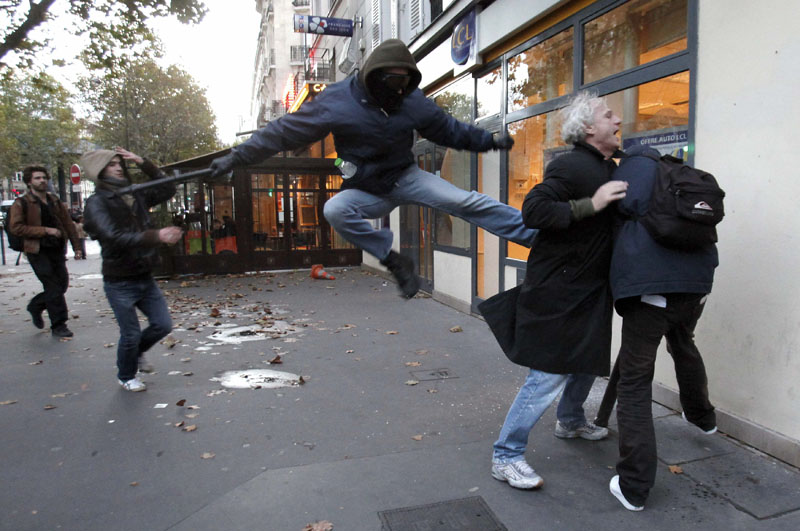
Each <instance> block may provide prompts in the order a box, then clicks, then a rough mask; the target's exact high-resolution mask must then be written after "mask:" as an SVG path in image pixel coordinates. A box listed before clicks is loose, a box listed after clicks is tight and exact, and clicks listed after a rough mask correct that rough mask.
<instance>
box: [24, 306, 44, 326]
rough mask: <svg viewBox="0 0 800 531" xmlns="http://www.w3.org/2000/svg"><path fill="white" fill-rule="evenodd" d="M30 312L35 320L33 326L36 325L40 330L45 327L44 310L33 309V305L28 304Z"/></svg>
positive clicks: (32, 319)
mask: <svg viewBox="0 0 800 531" xmlns="http://www.w3.org/2000/svg"><path fill="white" fill-rule="evenodd" d="M28 313H30V314H31V321H32V322H33V326H35V327H36V328H38V329H39V330H41V329H42V328H44V319H42V311H41V310H39V311H38V312H37V311H34V310H31V307H30V306H28Z"/></svg>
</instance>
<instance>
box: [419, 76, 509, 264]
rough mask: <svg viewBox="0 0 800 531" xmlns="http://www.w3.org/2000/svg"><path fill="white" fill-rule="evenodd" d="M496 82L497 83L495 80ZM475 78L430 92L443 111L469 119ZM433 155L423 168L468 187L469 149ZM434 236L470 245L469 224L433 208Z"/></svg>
mask: <svg viewBox="0 0 800 531" xmlns="http://www.w3.org/2000/svg"><path fill="white" fill-rule="evenodd" d="M498 85H499V83H498ZM473 86H474V80H473V78H472V77H469V76H467V77H464V78H461V79H460V80H458V81H456V82H455V83H452V84H450V85H448V86H447V87H446V88H444V89H443V90H441V91H439V92H437V93H436V94H434V95H433V101H434V102H435V103H436V104H437V105H438V106H439V107H441V108H442V109H443V110H444V111H445V112H446V113H448V114H449V115H451V116H452V117H454V118H455V119H456V120H460V121H462V122H467V123H471V122H472V106H473V102H474V97H473ZM434 151H435V153H436V155H435V158H434V160H433V161H429V163H428V165H427V166H426V168H427V169H428V171H430V172H431V173H434V174H436V175H438V176H439V177H441V178H442V179H444V180H446V181H448V182H450V183H452V184H453V185H455V186H457V187H459V188H461V189H463V190H469V189H470V153H469V152H468V151H458V150H455V149H447V150H445V149H443V148H436V149H435V150H434ZM434 215H435V226H434V239H435V241H436V243H437V244H439V245H447V246H451V247H458V248H460V249H469V224H468V223H467V222H466V221H464V220H463V219H460V218H457V217H454V216H451V215H449V214H446V213H444V212H436V213H435V214H434Z"/></svg>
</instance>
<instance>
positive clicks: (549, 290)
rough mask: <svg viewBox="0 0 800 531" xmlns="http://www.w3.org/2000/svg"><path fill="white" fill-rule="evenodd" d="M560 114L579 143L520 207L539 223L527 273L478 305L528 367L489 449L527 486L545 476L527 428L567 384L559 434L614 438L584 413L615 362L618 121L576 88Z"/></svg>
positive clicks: (503, 475) (566, 133) (621, 186)
mask: <svg viewBox="0 0 800 531" xmlns="http://www.w3.org/2000/svg"><path fill="white" fill-rule="evenodd" d="M562 116H563V127H562V137H563V139H564V141H565V142H567V143H571V144H573V145H574V148H573V149H572V151H570V152H568V153H566V154H564V155H562V156H561V157H559V158H557V159H555V160H554V161H552V162H551V163H550V164H549V165H548V166H547V169H546V170H545V175H544V180H543V182H542V183H540V184H539V185H537V186H535V187H534V188H533V189H532V190H531V191H530V192H529V193H528V195H527V197H526V198H525V201H524V203H523V205H522V217H523V220H524V222H525V225H526V226H527V227H531V228H538V229H539V233H538V235H537V237H536V239H535V240H534V245H533V248H532V249H533V250H532V251H531V253H530V254H529V256H528V266H527V271H526V274H525V280H524V282H523V283H522V284H521V285H520V286H518V287H516V288H514V289H513V290H510V291H507V292H505V293H501V294H499V295H496V296H495V297H492V298H490V299H488V300H487V301H486V302H485V303H483V304H481V306H480V309H481V311H482V312H483V315H484V316H485V317H486V321H487V322H488V323H489V325H490V327H491V328H492V331H493V332H494V333H495V336H496V337H497V339H498V342H499V343H500V345H501V346H502V347H503V350H504V351H505V353H506V355H507V356H508V357H509V359H510V360H511V361H513V362H514V363H517V364H520V365H523V366H525V367H529V368H530V372H529V374H528V377H527V379H526V381H525V383H524V384H523V386H522V388H521V389H520V390H519V393H518V394H517V397H516V399H515V400H514V403H513V404H512V405H511V407H510V409H509V411H508V415H507V416H506V420H505V423H504V424H503V427H502V429H501V430H500V436H499V438H498V440H497V442H495V443H494V452H493V456H492V476H493V477H494V478H495V479H498V480H500V481H507V482H508V483H509V485H511V486H512V487H516V488H522V489H533V488H538V487H540V486H541V485H542V484H543V482H544V481H543V480H542V478H541V477H540V476H539V475H538V474H537V473H536V472H535V471H534V470H533V468H531V467H530V465H528V463H527V462H526V461H525V449H526V446H527V444H528V436H529V434H530V431H531V429H533V426H534V425H535V424H536V422H537V421H538V420H539V418H540V417H541V416H542V414H543V413H544V412H545V410H547V408H548V407H549V406H550V404H551V403H552V402H553V400H554V399H555V398H556V396H557V395H558V394H559V392H561V391H562V390H563V395H562V398H561V400H560V402H559V404H558V410H557V413H556V417H557V419H558V420H557V422H556V428H555V436H556V437H559V438H563V439H573V438H581V439H586V440H590V441H596V440H599V439H603V438H604V437H606V436H607V435H608V430H607V429H606V428H601V427H598V426H595V425H594V424H592V423H591V422H589V421H587V420H586V416H585V414H584V411H583V403H584V401H585V400H586V397H587V396H588V394H589V391H590V390H591V387H592V383H593V382H594V378H595V376H597V375H600V376H603V375H607V374H608V372H609V366H610V357H611V318H612V312H613V310H612V304H611V294H610V290H609V282H608V271H609V262H610V258H611V247H612V221H613V218H612V213H611V212H610V211H609V210H608V209H606V207H607V206H608V205H609V204H610V203H611V202H613V201H617V200H619V199H621V198H623V197H624V196H625V190H626V188H627V183H624V182H621V181H611V180H610V179H611V174H612V172H613V171H614V169H615V168H616V164H615V163H614V161H613V160H611V159H612V157H615V156H616V155H617V150H618V147H619V138H618V137H617V133H618V132H619V127H620V123H621V120H620V118H619V117H618V116H617V115H615V114H614V112H613V111H612V110H611V109H609V107H608V105H607V104H606V102H605V100H604V99H602V98H598V97H597V96H595V95H593V94H588V93H580V94H578V95H577V96H576V97H575V98H574V99H573V100H572V102H571V103H570V104H569V105H568V106H567V107H566V108H565V109H564V110H563V111H562ZM508 308H514V310H515V315H512V316H509V315H508V313H509V310H508ZM509 322H513V323H514V325H513V327H511V326H509V325H508V324H507V323H509ZM504 325H505V326H504Z"/></svg>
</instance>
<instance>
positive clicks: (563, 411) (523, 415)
mask: <svg viewBox="0 0 800 531" xmlns="http://www.w3.org/2000/svg"><path fill="white" fill-rule="evenodd" d="M594 378H595V377H594V375H592V374H553V373H549V372H542V371H537V370H535V369H531V371H530V373H529V374H528V378H527V379H526V380H525V383H524V384H523V385H522V387H521V388H520V390H519V392H518V393H517V397H516V398H515V399H514V403H512V404H511V407H510V408H509V410H508V414H507V415H506V420H505V422H504V423H503V427H502V428H501V430H500V436H499V437H498V439H497V441H496V442H495V443H494V452H493V455H492V461H493V462H495V463H502V464H505V463H513V462H514V461H521V460H523V459H525V449H526V448H527V446H528V435H529V434H530V432H531V430H532V429H533V427H534V426H535V425H536V423H537V422H538V421H539V419H540V418H541V416H542V415H543V414H544V412H545V411H547V408H548V407H550V404H552V403H553V400H555V399H556V396H558V393H559V392H561V390H562V389H563V390H564V393H563V395H562V396H561V400H560V401H559V402H558V409H557V410H556V417H557V418H558V421H559V422H560V423H561V424H562V425H564V427H565V428H567V429H568V430H573V429H577V428H579V427H581V426H583V425H584V424H586V415H585V414H584V411H583V403H584V402H585V401H586V397H588V396H589V392H590V391H591V390H592V384H593V383H594Z"/></svg>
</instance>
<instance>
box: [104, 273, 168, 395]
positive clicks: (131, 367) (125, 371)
mask: <svg viewBox="0 0 800 531" xmlns="http://www.w3.org/2000/svg"><path fill="white" fill-rule="evenodd" d="M103 288H104V289H105V292H106V297H107V298H108V303H109V304H110V305H111V309H112V310H113V311H114V316H115V317H116V318H117V323H118V324H119V333H120V337H119V344H118V345H117V378H119V380H120V381H121V382H126V381H128V380H130V379H131V378H134V377H135V376H136V371H137V370H138V368H139V358H140V357H141V356H142V354H144V353H145V352H147V350H149V349H150V347H152V346H153V345H155V344H156V343H158V342H159V341H160V340H161V339H162V338H164V337H165V336H166V335H167V334H169V333H170V331H171V330H172V318H171V317H170V315H169V308H168V307H167V301H166V300H165V299H164V295H163V294H162V293H161V290H160V289H158V285H157V284H156V281H155V280H153V278H152V277H150V276H148V277H146V278H142V279H133V280H115V281H109V280H106V281H105V282H103ZM137 308H138V309H139V310H141V312H142V313H143V314H144V315H145V317H147V320H148V322H149V324H148V326H147V328H145V329H144V330H142V329H141V327H140V326H139V315H138V314H137V313H136V309H137Z"/></svg>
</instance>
